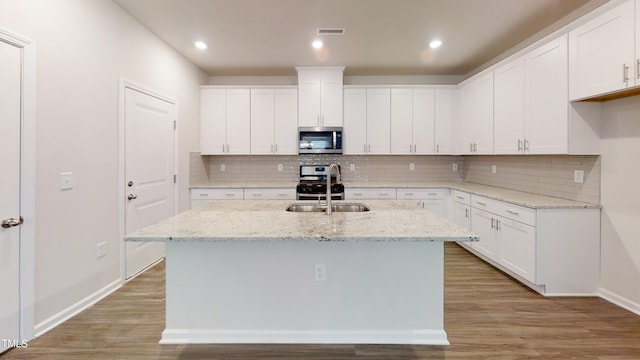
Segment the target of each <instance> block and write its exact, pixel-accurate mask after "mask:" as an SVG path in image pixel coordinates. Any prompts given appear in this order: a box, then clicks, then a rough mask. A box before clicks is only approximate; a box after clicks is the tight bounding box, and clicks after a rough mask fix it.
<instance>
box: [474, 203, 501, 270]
mask: <svg viewBox="0 0 640 360" xmlns="http://www.w3.org/2000/svg"><path fill="white" fill-rule="evenodd" d="M494 228H495V219H494V214H492V213H490V212H488V211H485V210H481V209H478V208H475V207H472V208H471V232H473V233H475V234H476V235H478V237H479V238H480V241H478V242H474V243H472V244H471V247H472V248H473V249H475V250H477V251H478V252H480V253H481V254H482V255H484V256H486V257H487V258H489V259H491V260H495V261H498V259H499V255H498V252H499V251H500V244H499V243H498V239H499V238H498V235H497V234H496V232H495V229H494Z"/></svg>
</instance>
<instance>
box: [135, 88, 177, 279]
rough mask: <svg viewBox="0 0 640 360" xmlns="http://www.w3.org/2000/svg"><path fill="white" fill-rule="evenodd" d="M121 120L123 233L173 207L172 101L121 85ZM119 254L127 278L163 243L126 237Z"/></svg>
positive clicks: (154, 258)
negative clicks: (122, 109) (123, 95)
mask: <svg viewBox="0 0 640 360" xmlns="http://www.w3.org/2000/svg"><path fill="white" fill-rule="evenodd" d="M124 121H125V187H126V191H125V196H126V199H125V201H126V207H125V208H126V210H125V213H126V215H125V231H126V233H127V234H128V233H130V232H132V231H135V230H137V229H139V228H142V227H145V226H148V225H152V224H155V223H157V222H159V221H161V220H163V219H166V218H168V217H170V216H172V215H174V213H175V206H174V203H175V201H174V187H175V179H174V174H175V173H174V131H175V129H174V121H175V104H172V103H170V102H168V101H165V100H162V99H159V98H157V97H154V96H151V95H148V94H145V93H142V92H140V91H137V90H134V89H131V88H129V87H127V88H126V90H125V116H124ZM125 254H126V255H125V258H126V261H125V275H126V277H127V278H130V277H131V276H133V275H135V274H137V273H138V272H140V271H141V270H143V269H145V268H146V267H148V266H149V265H151V264H153V263H154V262H156V261H157V260H159V259H160V258H162V257H163V256H164V244H161V243H129V242H127V243H126V245H125Z"/></svg>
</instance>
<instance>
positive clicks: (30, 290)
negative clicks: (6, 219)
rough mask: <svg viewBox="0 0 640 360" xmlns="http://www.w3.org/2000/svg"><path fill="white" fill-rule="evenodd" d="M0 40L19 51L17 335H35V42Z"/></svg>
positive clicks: (12, 37) (7, 35)
mask: <svg viewBox="0 0 640 360" xmlns="http://www.w3.org/2000/svg"><path fill="white" fill-rule="evenodd" d="M0 41H3V42H6V43H8V44H10V45H13V46H16V47H18V48H20V49H21V52H22V76H21V82H22V94H21V104H20V115H21V123H20V215H21V216H23V217H24V219H25V221H24V223H23V224H22V225H20V235H19V236H20V337H21V338H22V339H26V340H31V339H33V338H34V336H35V289H34V286H35V280H34V279H35V243H36V239H35V234H36V231H35V229H36V218H35V208H36V206H35V192H36V191H35V189H36V116H35V113H36V52H35V51H36V50H35V43H34V42H33V41H31V40H29V39H27V38H25V37H23V36H21V35H17V34H15V33H12V32H9V31H8V30H5V29H3V28H0Z"/></svg>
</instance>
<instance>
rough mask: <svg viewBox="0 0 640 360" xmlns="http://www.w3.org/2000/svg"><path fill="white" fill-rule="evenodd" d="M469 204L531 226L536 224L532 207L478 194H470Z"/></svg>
mask: <svg viewBox="0 0 640 360" xmlns="http://www.w3.org/2000/svg"><path fill="white" fill-rule="evenodd" d="M471 206H472V207H474V208H476V209H483V210H485V211H488V212H490V213H493V214H496V215H499V216H502V217H505V218H507V219H511V220H515V221H519V222H521V223H524V224H528V225H531V226H535V224H536V211H535V210H534V209H530V208H526V207H523V206H519V205H514V204H510V203H506V202H503V201H500V200H494V199H489V198H486V197H484V196H479V195H471Z"/></svg>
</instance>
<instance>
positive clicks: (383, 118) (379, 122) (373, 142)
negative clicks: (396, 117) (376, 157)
mask: <svg viewBox="0 0 640 360" xmlns="http://www.w3.org/2000/svg"><path fill="white" fill-rule="evenodd" d="M390 132H391V91H390V90H389V89H367V152H368V153H369V154H389V153H390V149H391V145H390Z"/></svg>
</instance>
